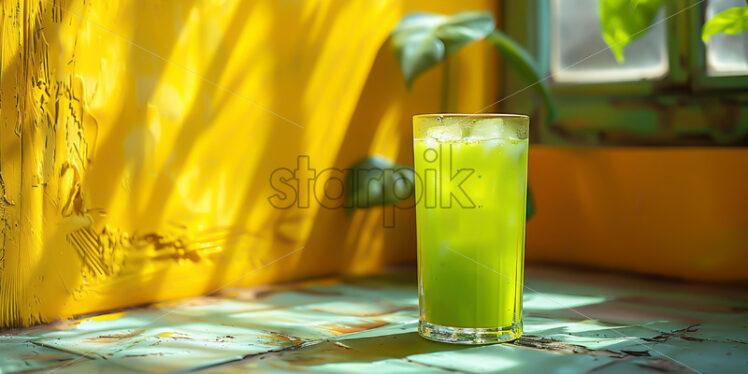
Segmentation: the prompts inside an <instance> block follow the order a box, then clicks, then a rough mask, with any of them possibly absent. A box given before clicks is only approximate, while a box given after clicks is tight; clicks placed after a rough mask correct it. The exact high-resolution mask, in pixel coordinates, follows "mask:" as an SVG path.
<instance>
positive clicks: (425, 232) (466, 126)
mask: <svg viewBox="0 0 748 374" xmlns="http://www.w3.org/2000/svg"><path fill="white" fill-rule="evenodd" d="M528 131H529V118H528V117H527V116H523V115H512V114H422V115H417V116H414V117H413V138H414V139H413V148H414V164H415V171H416V199H417V202H416V221H417V236H418V294H419V312H420V320H419V324H418V332H419V333H420V334H421V336H423V337H424V338H427V339H431V340H436V341H441V342H450V343H464V344H485V343H496V342H503V341H509V340H514V339H517V338H519V337H520V335H522V283H523V273H524V248H525V209H526V193H527V149H528Z"/></svg>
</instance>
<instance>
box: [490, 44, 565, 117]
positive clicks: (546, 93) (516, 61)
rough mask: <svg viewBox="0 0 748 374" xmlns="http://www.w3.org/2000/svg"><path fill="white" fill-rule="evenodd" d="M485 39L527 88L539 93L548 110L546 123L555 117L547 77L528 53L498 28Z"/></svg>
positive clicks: (553, 103) (554, 103) (553, 102)
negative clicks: (525, 83) (523, 81)
mask: <svg viewBox="0 0 748 374" xmlns="http://www.w3.org/2000/svg"><path fill="white" fill-rule="evenodd" d="M487 40H488V42H489V43H491V45H493V46H494V47H495V48H496V50H498V51H499V53H500V54H501V56H502V57H503V58H504V62H506V63H507V65H508V66H510V67H512V69H514V71H516V72H517V73H518V74H519V75H520V76H521V77H522V78H523V79H524V80H525V82H527V84H528V86H527V88H532V89H533V90H534V91H535V92H537V93H538V94H539V95H540V97H541V98H542V99H543V103H544V104H545V106H546V108H547V110H548V114H547V116H546V125H549V124H550V123H552V122H553V120H554V119H555V118H556V112H557V110H556V102H555V100H554V99H553V96H551V90H550V88H549V87H548V82H547V77H544V76H543V74H541V72H540V69H539V68H538V67H537V65H536V64H535V61H534V60H533V58H532V56H530V53H528V52H527V50H525V49H524V48H522V46H521V45H519V44H518V43H517V42H515V41H514V40H513V39H512V38H510V37H509V36H507V35H506V34H504V33H503V32H501V31H498V30H497V31H494V32H492V33H491V35H489V36H488V38H487Z"/></svg>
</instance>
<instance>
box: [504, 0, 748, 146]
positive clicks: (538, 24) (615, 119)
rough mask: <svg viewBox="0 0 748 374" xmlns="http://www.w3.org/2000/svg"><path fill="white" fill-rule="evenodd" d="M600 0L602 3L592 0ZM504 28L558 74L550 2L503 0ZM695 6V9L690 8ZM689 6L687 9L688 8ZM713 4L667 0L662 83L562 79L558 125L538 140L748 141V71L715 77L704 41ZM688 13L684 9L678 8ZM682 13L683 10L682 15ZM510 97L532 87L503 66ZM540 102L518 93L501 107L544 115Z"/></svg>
mask: <svg viewBox="0 0 748 374" xmlns="http://www.w3.org/2000/svg"><path fill="white" fill-rule="evenodd" d="M590 1H597V0H590ZM500 4H501V5H502V17H501V21H500V22H501V24H500V27H501V28H502V29H504V31H505V32H506V33H508V34H509V35H510V36H512V37H513V38H515V39H516V40H517V41H519V42H520V43H522V44H523V45H524V46H525V47H527V49H528V51H529V52H530V53H531V54H532V55H533V56H534V57H535V58H536V60H537V61H538V64H539V68H540V70H541V72H543V74H544V75H545V76H549V74H550V49H551V48H550V39H551V38H550V24H551V23H550V22H551V20H550V17H551V14H550V13H551V12H550V1H549V0H527V1H503V2H501V3H500ZM688 7H692V8H691V9H689V10H686V11H682V10H683V9H686V8H688ZM681 11H682V12H681ZM705 11H706V1H699V0H669V1H666V2H665V17H666V18H667V17H670V16H672V15H674V16H672V18H669V19H667V20H666V21H665V29H666V43H667V52H668V64H669V69H668V72H667V73H666V74H665V76H664V77H663V78H661V79H657V80H648V81H629V82H601V83H569V82H563V83H561V82H554V80H553V77H549V79H548V83H549V86H550V88H551V92H552V94H553V96H554V98H555V99H556V102H557V104H558V115H557V117H556V119H555V121H554V122H553V124H552V125H551V126H550V127H546V126H544V125H543V122H544V121H539V120H536V121H533V129H532V130H533V131H532V133H533V136H532V140H533V141H534V142H536V143H538V142H539V143H543V144H581V145H623V146H625V145H653V146H654V145H668V146H688V145H693V146H712V145H729V146H742V145H748V75H733V76H709V75H708V74H707V69H706V58H705V56H706V54H705V52H706V51H705V49H706V46H705V45H704V43H703V42H702V41H701V28H702V25H703V24H704V22H705ZM678 12H680V13H678ZM676 13H677V14H676ZM502 70H503V71H504V73H503V76H502V83H501V85H502V89H503V91H502V92H503V95H504V96H505V97H506V96H508V95H511V94H512V93H514V92H517V91H519V90H521V89H522V88H524V87H526V86H527V84H526V83H525V82H524V81H523V80H522V79H521V78H520V77H518V76H516V75H515V74H514V73H513V72H512V71H511V70H510V69H502ZM539 103H540V101H539V100H535V99H533V98H532V97H531V96H529V95H516V96H513V97H511V98H510V99H508V100H505V101H503V102H502V103H501V104H500V105H501V106H500V107H499V108H498V109H500V110H501V111H507V112H521V113H531V115H532V116H533V117H535V118H542V117H543V116H544V115H545V113H544V110H543V108H542V106H541V105H540V104H539Z"/></svg>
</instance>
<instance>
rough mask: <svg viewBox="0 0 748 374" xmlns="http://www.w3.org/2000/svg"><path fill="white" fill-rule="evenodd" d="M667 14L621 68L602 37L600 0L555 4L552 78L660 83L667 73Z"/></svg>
mask: <svg viewBox="0 0 748 374" xmlns="http://www.w3.org/2000/svg"><path fill="white" fill-rule="evenodd" d="M663 12H664V10H660V13H658V15H657V19H656V20H655V23H656V24H655V26H654V27H652V28H651V29H649V30H647V31H645V32H644V35H643V36H642V37H641V38H639V39H637V40H636V41H634V42H632V43H630V44H629V45H627V46H626V48H625V49H624V51H623V52H624V58H625V61H626V62H625V63H624V64H618V62H617V61H616V59H615V57H614V56H613V52H611V51H610V50H608V49H607V47H608V45H607V44H605V41H604V40H603V37H602V30H601V28H600V19H599V16H598V2H597V1H596V0H552V1H551V74H552V75H553V78H554V79H555V80H556V81H560V82H610V81H632V80H642V79H656V78H660V77H662V76H663V75H665V74H666V73H667V70H668V62H667V48H666V44H665V23H664V22H660V23H657V22H659V21H661V20H662V19H663Z"/></svg>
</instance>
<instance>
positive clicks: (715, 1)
mask: <svg viewBox="0 0 748 374" xmlns="http://www.w3.org/2000/svg"><path fill="white" fill-rule="evenodd" d="M740 6H746V3H745V0H709V2H707V6H706V19H707V20H709V19H711V18H712V17H714V16H715V15H716V14H717V13H719V12H721V11H723V10H725V9H729V8H733V7H740ZM706 66H707V71H708V73H709V75H743V74H748V32H742V33H740V34H737V35H727V34H716V35H713V36H712V37H711V38H709V41H708V42H707V45H706Z"/></svg>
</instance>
